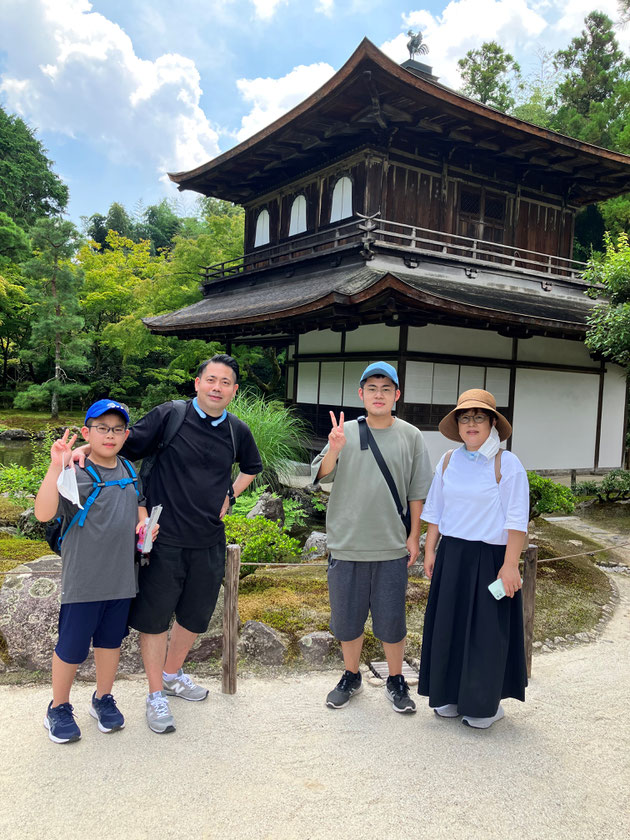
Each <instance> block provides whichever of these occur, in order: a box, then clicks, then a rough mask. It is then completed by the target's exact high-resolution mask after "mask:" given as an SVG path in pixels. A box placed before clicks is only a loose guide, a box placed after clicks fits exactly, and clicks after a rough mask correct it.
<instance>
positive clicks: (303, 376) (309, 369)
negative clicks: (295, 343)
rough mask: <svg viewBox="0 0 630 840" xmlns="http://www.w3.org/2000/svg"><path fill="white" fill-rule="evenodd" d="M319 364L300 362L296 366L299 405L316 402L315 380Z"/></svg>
mask: <svg viewBox="0 0 630 840" xmlns="http://www.w3.org/2000/svg"><path fill="white" fill-rule="evenodd" d="M318 377H319V362H300V363H299V365H298V387H297V401H298V402H301V403H316V402H317V380H318Z"/></svg>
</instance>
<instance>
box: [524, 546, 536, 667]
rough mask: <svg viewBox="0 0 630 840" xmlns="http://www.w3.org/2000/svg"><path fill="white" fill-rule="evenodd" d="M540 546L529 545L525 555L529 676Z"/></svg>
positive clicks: (526, 650) (525, 628)
mask: <svg viewBox="0 0 630 840" xmlns="http://www.w3.org/2000/svg"><path fill="white" fill-rule="evenodd" d="M537 567H538V546H537V545H529V546H528V547H527V549H526V550H525V553H524V556H523V628H524V631H525V662H526V663H527V676H528V677H531V675H532V646H533V642H534V610H535V607H536V569H537Z"/></svg>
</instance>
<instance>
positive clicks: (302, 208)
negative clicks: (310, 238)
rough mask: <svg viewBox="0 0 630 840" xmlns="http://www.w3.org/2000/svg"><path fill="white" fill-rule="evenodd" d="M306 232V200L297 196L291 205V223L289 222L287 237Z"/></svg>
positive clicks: (301, 196)
mask: <svg viewBox="0 0 630 840" xmlns="http://www.w3.org/2000/svg"><path fill="white" fill-rule="evenodd" d="M305 230H306V198H305V197H304V196H303V195H298V196H297V198H296V199H295V201H294V202H293V204H292V205H291V221H290V222H289V236H295V234H296V233H303V232H304V231H305Z"/></svg>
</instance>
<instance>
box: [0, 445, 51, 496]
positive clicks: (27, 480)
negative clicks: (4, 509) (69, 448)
mask: <svg viewBox="0 0 630 840" xmlns="http://www.w3.org/2000/svg"><path fill="white" fill-rule="evenodd" d="M54 441H55V436H54V435H53V433H52V432H51V431H47V432H46V434H45V436H44V438H43V440H39V439H37V438H36V437H33V436H32V437H31V448H32V450H33V466H32V467H31V468H30V469H28V467H21V466H19V465H18V464H8V465H7V466H2V465H0V493H8V495H9V497H10V498H11V499H23V498H24V496H34V495H35V494H36V493H37V491H38V490H39V486H40V484H41V483H42V481H43V480H44V476H45V475H46V472H47V471H48V467H49V465H50V447H51V446H52V445H53V442H54Z"/></svg>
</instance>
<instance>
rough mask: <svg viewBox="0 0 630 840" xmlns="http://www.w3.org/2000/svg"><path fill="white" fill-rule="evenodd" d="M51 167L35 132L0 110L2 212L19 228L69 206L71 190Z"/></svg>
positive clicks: (0, 200) (0, 198)
mask: <svg viewBox="0 0 630 840" xmlns="http://www.w3.org/2000/svg"><path fill="white" fill-rule="evenodd" d="M52 166H53V163H52V161H51V160H49V159H48V157H47V154H46V149H45V148H44V146H43V145H42V143H41V141H39V140H38V139H37V137H36V136H35V131H34V130H33V129H32V128H30V127H29V126H28V125H27V124H26V123H25V122H24V120H22V119H20V117H17V116H15V115H13V114H7V112H6V111H5V110H4V109H3V108H1V107H0V211H2V212H3V213H6V214H7V215H8V216H10V217H11V218H12V219H13V221H14V222H16V224H18V225H19V226H20V227H29V226H30V225H32V224H34V222H35V221H36V220H37V219H40V218H42V217H43V216H48V215H51V214H54V213H60V212H61V211H62V210H63V209H64V208H65V206H66V204H67V203H68V188H67V186H66V185H65V184H64V183H63V182H62V180H61V179H60V178H59V176H58V175H56V174H55V173H54V172H53V169H52Z"/></svg>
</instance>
